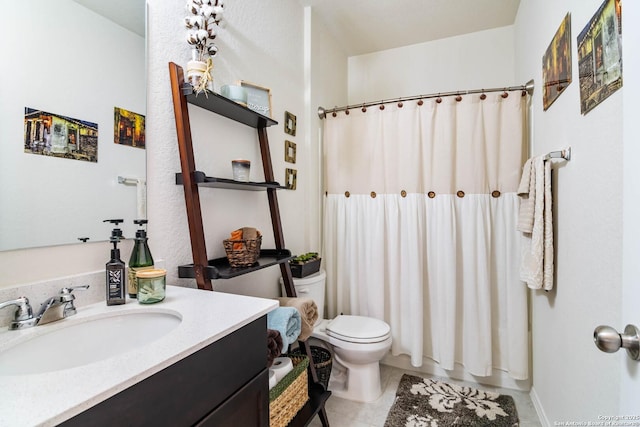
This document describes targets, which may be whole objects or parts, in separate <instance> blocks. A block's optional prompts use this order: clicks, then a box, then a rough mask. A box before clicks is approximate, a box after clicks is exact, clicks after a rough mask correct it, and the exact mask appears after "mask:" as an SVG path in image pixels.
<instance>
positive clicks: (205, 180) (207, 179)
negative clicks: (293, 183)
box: [176, 171, 287, 191]
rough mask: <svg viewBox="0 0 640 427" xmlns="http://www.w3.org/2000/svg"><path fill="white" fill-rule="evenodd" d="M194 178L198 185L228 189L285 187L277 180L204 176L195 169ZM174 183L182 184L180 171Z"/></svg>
mask: <svg viewBox="0 0 640 427" xmlns="http://www.w3.org/2000/svg"><path fill="white" fill-rule="evenodd" d="M193 177H194V180H195V182H196V183H197V184H198V186H199V187H212V188H226V189H229V190H248V191H263V190H266V189H268V188H275V189H277V190H284V189H286V188H287V187H284V186H282V185H280V183H278V182H240V181H234V180H233V179H228V178H216V177H212V176H206V175H205V174H204V173H203V172H199V171H195V172H194V176H193ZM176 184H177V185H182V184H183V181H182V173H180V172H178V173H176Z"/></svg>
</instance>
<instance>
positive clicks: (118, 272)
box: [103, 219, 127, 305]
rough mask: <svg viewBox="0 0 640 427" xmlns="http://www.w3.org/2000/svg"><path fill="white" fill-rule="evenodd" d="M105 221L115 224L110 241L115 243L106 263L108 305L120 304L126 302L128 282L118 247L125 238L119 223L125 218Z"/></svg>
mask: <svg viewBox="0 0 640 427" xmlns="http://www.w3.org/2000/svg"><path fill="white" fill-rule="evenodd" d="M103 222H110V223H112V224H114V225H115V228H114V229H113V230H112V231H111V237H110V238H109V241H110V242H111V243H112V244H113V249H111V259H110V260H109V262H108V263H107V265H106V286H107V305H120V304H124V303H125V302H126V301H125V289H126V284H127V283H126V276H125V274H124V267H125V265H124V262H122V260H121V259H120V249H118V242H119V241H120V240H121V239H122V238H123V237H122V230H121V229H119V228H118V224H120V223H121V222H124V220H122V219H105V220H104V221H103Z"/></svg>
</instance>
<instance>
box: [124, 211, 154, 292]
mask: <svg viewBox="0 0 640 427" xmlns="http://www.w3.org/2000/svg"><path fill="white" fill-rule="evenodd" d="M147 222H148V221H147V220H146V219H136V220H134V221H133V223H134V224H137V225H138V226H140V229H139V230H137V231H136V239H135V240H136V242H135V244H134V246H133V251H131V258H129V286H128V291H129V297H131V298H137V296H138V278H137V277H136V272H137V271H140V270H150V269H153V257H152V256H151V251H150V250H149V244H148V243H147V241H148V239H147V232H146V231H145V230H144V228H143V226H144V225H145V224H146V223H147Z"/></svg>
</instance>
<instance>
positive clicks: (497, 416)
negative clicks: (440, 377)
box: [384, 374, 519, 427]
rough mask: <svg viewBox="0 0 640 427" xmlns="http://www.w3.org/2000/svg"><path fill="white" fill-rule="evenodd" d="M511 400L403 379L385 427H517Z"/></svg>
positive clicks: (415, 379) (434, 383) (447, 385)
mask: <svg viewBox="0 0 640 427" xmlns="http://www.w3.org/2000/svg"><path fill="white" fill-rule="evenodd" d="M518 425H519V424H518V413H517V412H516V405H515V403H514V401H513V398H512V397H511V396H507V395H504V394H499V393H493V392H489V391H482V390H476V389H474V388H471V387H463V386H459V385H455V384H448V383H445V382H441V381H437V380H432V379H428V378H420V377H414V376H412V375H407V374H405V375H403V376H402V379H401V380H400V385H399V386H398V391H396V400H395V402H394V403H393V406H392V407H391V409H390V410H389V415H387V421H386V422H385V423H384V427H448V426H464V427H481V426H491V427H517V426H518Z"/></svg>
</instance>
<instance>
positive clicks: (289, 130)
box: [284, 111, 296, 136]
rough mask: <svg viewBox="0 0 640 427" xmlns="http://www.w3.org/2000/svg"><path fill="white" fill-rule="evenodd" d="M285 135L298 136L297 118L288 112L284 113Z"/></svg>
mask: <svg viewBox="0 0 640 427" xmlns="http://www.w3.org/2000/svg"><path fill="white" fill-rule="evenodd" d="M284 133H286V134H288V135H291V136H296V116H295V115H294V114H292V113H290V112H288V111H285V112H284Z"/></svg>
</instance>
